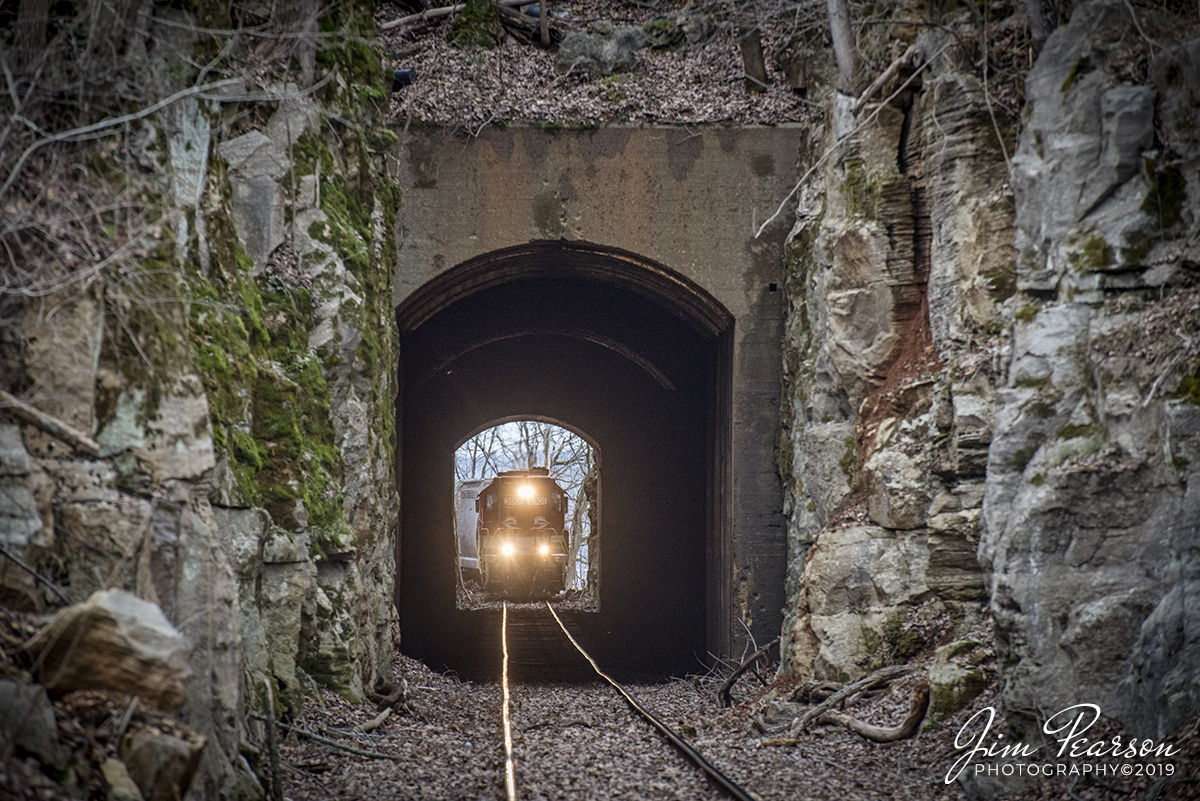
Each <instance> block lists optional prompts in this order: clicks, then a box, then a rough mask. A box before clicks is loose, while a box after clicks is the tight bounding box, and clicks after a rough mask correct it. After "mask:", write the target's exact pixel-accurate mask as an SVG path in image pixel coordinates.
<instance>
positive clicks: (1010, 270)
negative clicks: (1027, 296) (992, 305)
mask: <svg viewBox="0 0 1200 801" xmlns="http://www.w3.org/2000/svg"><path fill="white" fill-rule="evenodd" d="M982 277H983V280H984V281H985V282H986V283H987V289H988V295H989V296H991V298H992V300H994V301H995V302H996V303H1001V302H1003V301H1005V300H1008V299H1009V298H1011V297H1012V296H1013V295H1015V294H1016V292H1017V265H1016V262H1013V263H1011V264H1005V265H1004V266H1002V267H999V268H998V269H996V270H993V271H992V272H990V273H984V274H983V276H982Z"/></svg>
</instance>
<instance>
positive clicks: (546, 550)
mask: <svg viewBox="0 0 1200 801" xmlns="http://www.w3.org/2000/svg"><path fill="white" fill-rule="evenodd" d="M538 553H540V554H541V555H542V556H549V555H550V546H549V545H545V544H543V545H539V546H538Z"/></svg>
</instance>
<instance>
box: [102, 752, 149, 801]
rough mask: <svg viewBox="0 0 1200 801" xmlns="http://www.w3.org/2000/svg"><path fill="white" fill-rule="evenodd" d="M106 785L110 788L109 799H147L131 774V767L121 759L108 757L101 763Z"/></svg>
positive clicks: (114, 800) (117, 800)
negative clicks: (126, 765)
mask: <svg viewBox="0 0 1200 801" xmlns="http://www.w3.org/2000/svg"><path fill="white" fill-rule="evenodd" d="M100 773H101V774H102V775H103V776H104V786H105V788H107V790H108V794H107V796H105V797H106V799H107V801H145V798H144V796H143V795H142V791H141V790H140V789H138V786H137V784H135V783H134V781H133V777H132V776H130V775H129V769H128V768H127V767H125V763H124V762H122V761H121V760H119V759H106V760H104V762H103V763H101V765H100Z"/></svg>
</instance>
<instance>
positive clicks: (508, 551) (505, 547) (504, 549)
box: [500, 542, 513, 556]
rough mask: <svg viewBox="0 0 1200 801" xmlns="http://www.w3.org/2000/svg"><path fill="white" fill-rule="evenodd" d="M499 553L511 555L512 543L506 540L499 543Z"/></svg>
mask: <svg viewBox="0 0 1200 801" xmlns="http://www.w3.org/2000/svg"><path fill="white" fill-rule="evenodd" d="M500 553H502V554H504V555H505V556H512V555H513V544H512V543H511V542H506V543H504V544H503V545H501V546H500Z"/></svg>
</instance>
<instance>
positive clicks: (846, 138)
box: [754, 43, 950, 239]
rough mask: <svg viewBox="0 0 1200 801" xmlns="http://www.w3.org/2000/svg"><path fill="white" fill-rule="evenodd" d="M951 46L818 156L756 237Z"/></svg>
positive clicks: (934, 55)
mask: <svg viewBox="0 0 1200 801" xmlns="http://www.w3.org/2000/svg"><path fill="white" fill-rule="evenodd" d="M949 47H950V44H949V43H947V44H944V45H942V47H941V49H940V50H938V51H937V52H936V53H934V54H933V55H932V56H930V57H929V58H928V59H926V60H925V63H924V64H922V65H921V66H920V67H918V68H917V69H916V71H914V72H913V74H912V75H910V76H908V78H907V79H906V80H905V81H904V83H902V84H900V86H899V87H898V88H897V89H896V91H894V92H892V93H891V94H890V95H889V96H888V97H887V99H886V100H884V101H883V102H882V103H880V104H879V107H878V108H877V109H875V110H874V111H872V112H871V114H870V116H868V117H867V118H866V119H865V120H863V121H862V122H860V123H859V124H858V125H855V126H854V127H853V128H851V129H850V130H849V131H847V132H846V134H845V135H843V136H842V137H840V138H839V139H838V140H837V141H836V142H834V143H833V144H832V145H830V146H829V149H828V150H826V151H825V152H824V153H822V154H821V157H820V158H818V159H817V160H816V161H815V162H813V165H812V166H811V167H809V168H808V171H807V172H805V173H804V175H802V176H800V180H799V181H797V182H796V185H795V186H793V187H792V191H791V192H788V194H787V197H785V198H784V199H783V201H782V202H781V203H780V204H779V208H777V209H775V213H774V214H772V215H771V216H770V217H768V218H767V219H766V221H765V222H764V223H763V224H762V225H760V226H759V227H758V231H756V232H755V234H754V238H755V239H758V238H759V237H760V236H762V232H763V231H765V230H766V229H767V226H768V225H770V224H771V223H773V222H775V219H776V218H777V217H778V216H779V215H780V214H782V213H783V210H784V209H785V208H786V207H787V203H788V201H789V200H791V199H792V196H793V195H795V194H796V193H797V192H799V191H800V187H802V186H804V182H805V181H807V180H808V179H809V177H810V176H811V175H812V174H813V173H814V172H816V171H817V168H818V167H820V166H821V165H822V164H823V163H824V162H825V159H827V158H829V156H830V155H832V154H833V153H835V152H837V150H838V148H840V147H841V146H842V145H843V144H845V143H846V142H847V141H849V139H850V137H852V136H854V135H855V134H856V133H858V132H859V131H861V130H862V129H863V128H865V127H867V125H869V124H870V123H871V122H873V121H874V120H875V118H876V117H878V116H879V113H880V112H881V111H882V110H883V109H884V108H886V107H887V104H888V103H890V102H891V101H892V100H894V99H896V97H898V96H899V94H900V93H901V92H903V91H904V90H905V89H907V88H908V85H909V84H910V83H912V82H913V80H914V79H915V78H916V77H917V76H918V75H920V74H921V73H922V72H923V71H924V70H925V68H926V67H928V66H929V65H930V64H932V63H933V60H934V59H935V58H937V57H938V56H940V55H941V54H942V53H944V52H946V50H947V48H949Z"/></svg>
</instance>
